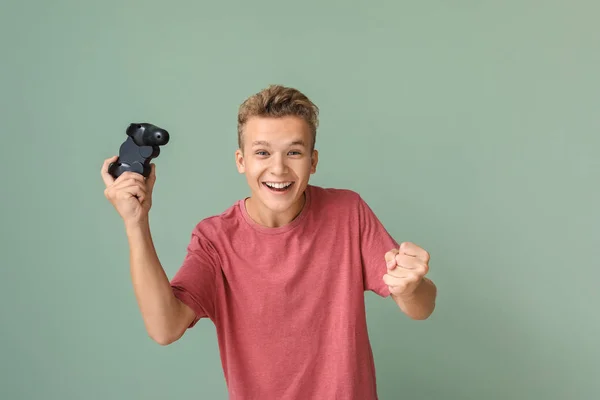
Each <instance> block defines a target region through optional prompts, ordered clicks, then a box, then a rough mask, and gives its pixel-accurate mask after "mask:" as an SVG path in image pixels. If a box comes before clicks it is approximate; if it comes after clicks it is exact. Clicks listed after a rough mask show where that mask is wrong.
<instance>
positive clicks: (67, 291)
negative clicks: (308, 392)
mask: <svg viewBox="0 0 600 400" xmlns="http://www.w3.org/2000/svg"><path fill="white" fill-rule="evenodd" d="M598 15H600V3H598V2H593V1H587V2H584V1H571V2H558V1H544V2H542V1H535V2H534V1H502V2H491V1H485V2H484V1H446V2H445V1H425V2H397V1H396V2H394V1H379V0H378V1H370V2H361V3H358V2H355V3H350V2H343V1H316V0H310V1H308V0H307V1H303V2H285V1H283V2H282V1H252V2H251V1H246V2H243V1H235V2H231V1H222V2H216V1H215V2H193V1H172V2H159V1H128V2H117V1H114V0H113V1H106V0H105V1H101V2H90V1H87V2H84V1H74V0H73V1H65V0H61V1H54V2H49V1H48V2H42V1H37V2H27V1H16V0H9V1H6V0H5V1H4V2H3V3H2V8H1V11H0V44H1V46H2V47H1V53H0V60H1V64H0V65H1V70H2V73H1V74H0V83H1V87H0V102H1V103H0V113H1V122H2V129H1V135H2V146H0V153H1V154H0V155H1V157H0V160H1V163H2V174H1V175H0V176H1V178H0V179H2V184H1V186H0V187H1V189H2V203H1V204H2V207H1V209H0V210H1V211H0V212H1V221H2V222H1V226H2V231H1V232H2V237H1V241H0V243H1V246H2V247H1V255H2V258H1V264H2V268H1V270H0V274H1V275H0V276H1V279H0V312H1V316H0V317H1V319H0V321H1V324H2V325H1V329H0V368H1V374H0V398H1V399H7V400H10V399H86V400H95V399H102V400H105V399H182V398H186V399H217V400H218V399H226V398H227V393H226V387H225V383H224V379H223V374H222V370H221V365H220V361H219V354H218V348H217V341H216V337H215V330H214V327H213V326H212V325H211V323H210V322H209V321H208V320H207V321H204V322H201V323H199V324H198V325H197V326H196V327H195V328H194V329H193V330H190V331H188V332H187V334H186V335H185V336H184V337H183V338H182V339H181V340H180V341H178V342H176V343H175V344H172V345H170V346H166V347H161V346H159V345H157V344H155V343H154V342H152V341H151V340H150V339H149V337H148V336H147V334H146V332H145V329H144V326H143V322H142V320H141V317H140V314H139V312H138V308H137V304H136V302H135V297H134V294H133V290H132V287H131V281H130V276H129V267H128V247H127V240H126V237H125V234H124V228H123V224H122V221H121V220H120V217H119V216H118V214H117V213H116V211H115V210H114V209H113V208H112V206H111V205H110V204H109V202H108V201H107V200H106V199H105V197H104V194H103V190H104V185H103V183H102V180H101V178H100V167H101V165H102V162H103V160H104V159H105V158H108V157H110V156H112V155H116V154H117V152H118V148H119V146H120V144H121V143H122V141H123V140H124V139H125V133H124V132H125V128H126V127H127V125H128V124H129V123H130V122H142V121H147V122H152V123H155V124H157V125H160V126H163V127H165V128H167V129H169V131H170V132H171V134H172V139H171V142H170V143H169V145H168V146H167V147H166V148H164V149H163V151H162V153H161V155H160V157H159V158H158V159H157V160H156V164H157V183H156V187H155V194H154V205H153V208H152V210H151V228H152V233H153V237H154V240H155V244H156V247H157V250H158V254H159V257H160V260H161V262H162V263H163V265H164V267H165V270H166V272H167V274H168V275H169V277H171V276H172V275H173V274H174V273H175V272H176V270H177V269H178V267H179V265H180V263H181V262H182V260H183V257H184V254H185V248H186V246H187V243H188V240H189V235H190V232H191V230H192V228H193V226H194V225H195V224H196V223H197V222H198V221H199V220H200V219H202V218H204V217H207V216H210V215H213V214H216V213H219V212H221V211H223V210H224V209H225V208H227V207H228V206H229V205H231V204H232V203H233V202H234V201H235V200H237V199H239V198H240V197H242V196H246V195H247V194H248V190H247V187H246V183H245V180H244V177H243V176H241V175H239V174H238V173H237V171H236V169H235V164H234V151H235V147H236V113H237V107H238V106H239V104H240V103H241V102H242V101H243V100H244V99H245V98H246V97H247V96H249V95H251V94H253V93H255V92H257V91H259V90H260V89H262V88H264V87H266V86H267V85H269V84H271V83H281V84H285V85H289V86H294V87H297V88H299V89H300V90H302V91H304V92H305V93H306V94H307V95H308V96H309V97H310V98H311V99H312V100H314V101H315V102H316V103H317V104H318V105H319V107H320V108H321V127H320V130H319V132H318V138H317V148H318V149H319V150H320V165H319V169H318V171H317V174H316V175H314V178H313V180H312V181H311V182H312V183H314V184H317V185H323V186H334V187H346V188H350V189H354V190H356V191H358V192H360V193H361V194H362V195H363V197H364V198H365V199H366V200H367V201H368V203H369V204H370V205H371V207H372V208H373V209H374V210H375V212H376V213H377V215H378V216H379V217H380V219H381V220H382V222H383V223H384V224H385V225H386V227H387V228H388V229H389V231H390V232H391V233H392V234H393V235H394V236H395V237H396V238H397V239H398V240H400V241H405V240H408V241H414V242H416V243H418V244H420V245H421V246H423V247H425V248H426V249H427V250H429V251H430V253H431V255H432V259H431V264H430V266H431V273H430V276H431V278H432V279H433V280H434V281H435V282H436V284H437V285H438V288H439V298H438V306H437V309H436V312H435V314H434V315H433V316H432V317H431V318H430V319H429V320H427V321H411V320H409V319H408V318H406V317H405V316H404V315H402V314H401V313H400V312H399V310H398V309H397V307H396V306H395V304H393V302H392V301H390V300H382V299H381V298H379V297H377V296H375V295H374V294H372V293H367V294H366V301H367V307H368V310H367V312H368V322H369V330H370V334H371V339H372V344H373V349H374V353H375V358H376V366H377V376H378V384H379V388H380V389H379V390H380V397H381V399H383V400H387V399H390V400H395V399H423V400H437V399H449V400H454V399H461V400H462V399H477V400H483V399H485V400H497V399H523V400H534V399H535V400H537V399H540V400H541V399H543V400H554V399H564V400H567V399H577V400H584V399H585V400H594V399H598V398H600V379H599V378H600V361H599V358H600V322H599V321H600V319H599V317H598V305H599V304H600V290H599V289H598V287H599V285H598V281H599V279H600V268H599V267H600V262H599V256H600V252H599V250H598V247H597V246H598V244H599V241H600V228H599V223H600V211H599V205H600V189H598V179H597V178H598V172H599V168H600V161H599V157H598V146H600V130H599V128H600V113H599V111H598V106H599V104H600V102H599V101H600V79H599V78H598V73H599V71H600V29H599V28H598ZM310 295H311V294H310V293H307V296H310ZM269 400H270V399H269Z"/></svg>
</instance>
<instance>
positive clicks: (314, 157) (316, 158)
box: [310, 150, 319, 174]
mask: <svg viewBox="0 0 600 400" xmlns="http://www.w3.org/2000/svg"><path fill="white" fill-rule="evenodd" d="M318 163H319V152H318V151H317V150H313V153H312V158H311V166H310V173H311V174H314V173H315V172H317V164H318Z"/></svg>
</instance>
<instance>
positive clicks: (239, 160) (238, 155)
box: [235, 149, 246, 174]
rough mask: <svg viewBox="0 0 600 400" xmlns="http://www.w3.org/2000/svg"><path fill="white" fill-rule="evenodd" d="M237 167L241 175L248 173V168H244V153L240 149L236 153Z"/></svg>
mask: <svg viewBox="0 0 600 400" xmlns="http://www.w3.org/2000/svg"><path fill="white" fill-rule="evenodd" d="M235 165H236V166H237V170H238V172H239V173H240V174H243V173H244V172H246V168H245V167H244V153H243V152H242V150H240V149H237V150H236V152H235Z"/></svg>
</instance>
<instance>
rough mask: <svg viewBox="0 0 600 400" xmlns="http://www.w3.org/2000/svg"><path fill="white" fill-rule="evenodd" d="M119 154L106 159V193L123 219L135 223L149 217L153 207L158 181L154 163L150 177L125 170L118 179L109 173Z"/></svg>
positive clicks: (104, 175) (103, 175)
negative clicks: (155, 185)
mask: <svg viewBox="0 0 600 400" xmlns="http://www.w3.org/2000/svg"><path fill="white" fill-rule="evenodd" d="M117 159H118V156H113V157H111V158H108V159H106V160H104V164H103V165H102V170H101V175H102V179H103V180H104V184H105V185H106V189H104V195H105V196H106V198H107V199H108V200H109V201H110V202H111V204H112V205H113V206H114V207H115V209H116V210H117V212H118V213H119V215H121V218H123V221H125V223H127V224H131V223H133V224H135V223H137V222H139V221H141V220H143V219H144V218H146V217H147V215H148V212H149V211H150V207H152V190H153V189H154V183H155V182H156V174H155V168H156V166H155V165H154V164H151V166H152V169H151V172H150V175H149V176H148V178H145V177H144V176H143V175H141V174H138V173H135V172H124V173H123V174H122V175H121V176H119V177H118V178H117V179H114V178H113V177H112V175H110V174H109V173H108V166H109V165H110V163H112V162H115V161H116V160H117Z"/></svg>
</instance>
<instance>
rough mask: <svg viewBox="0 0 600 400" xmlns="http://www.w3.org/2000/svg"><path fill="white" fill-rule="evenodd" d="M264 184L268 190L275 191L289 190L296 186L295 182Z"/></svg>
mask: <svg viewBox="0 0 600 400" xmlns="http://www.w3.org/2000/svg"><path fill="white" fill-rule="evenodd" d="M262 184H263V185H264V186H265V187H266V188H267V189H268V190H270V191H272V192H275V193H284V192H287V191H288V190H290V188H291V187H292V186H294V182H263V183H262Z"/></svg>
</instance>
